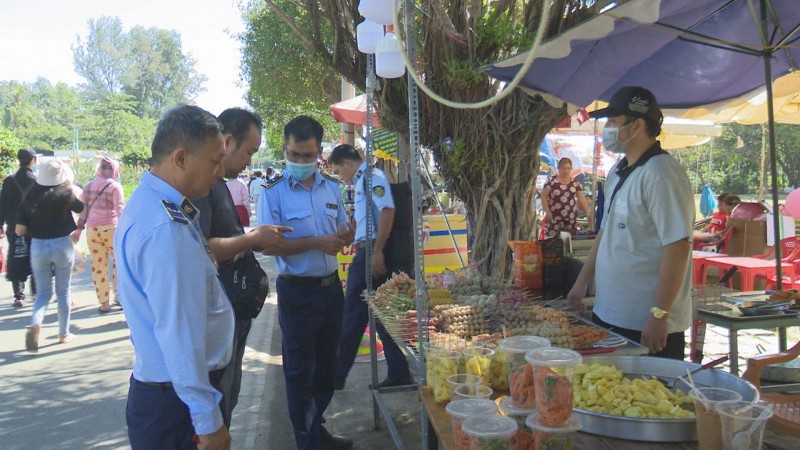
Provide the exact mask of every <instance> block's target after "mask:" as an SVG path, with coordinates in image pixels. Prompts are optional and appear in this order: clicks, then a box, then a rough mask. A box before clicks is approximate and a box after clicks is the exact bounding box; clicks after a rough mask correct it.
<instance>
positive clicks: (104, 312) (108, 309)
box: [97, 305, 111, 314]
mask: <svg viewBox="0 0 800 450" xmlns="http://www.w3.org/2000/svg"><path fill="white" fill-rule="evenodd" d="M110 311H111V307H110V306H106V307H105V308H103V306H102V305H101V306H100V307H99V308H97V312H99V313H100V314H108V313H109V312H110Z"/></svg>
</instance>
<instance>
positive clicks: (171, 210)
mask: <svg viewBox="0 0 800 450" xmlns="http://www.w3.org/2000/svg"><path fill="white" fill-rule="evenodd" d="M161 206H163V207H164V211H166V212H167V215H168V216H169V218H170V219H172V221H173V222H180V223H189V219H187V218H186V216H185V215H183V213H182V212H181V209H180V208H178V205H176V204H175V203H172V202H170V201H167V200H161Z"/></svg>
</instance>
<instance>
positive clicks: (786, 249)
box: [753, 236, 800, 262]
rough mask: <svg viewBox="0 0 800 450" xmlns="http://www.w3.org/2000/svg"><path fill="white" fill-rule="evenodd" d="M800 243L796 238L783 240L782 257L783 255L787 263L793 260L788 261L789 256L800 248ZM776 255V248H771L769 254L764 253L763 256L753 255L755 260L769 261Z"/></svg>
mask: <svg viewBox="0 0 800 450" xmlns="http://www.w3.org/2000/svg"><path fill="white" fill-rule="evenodd" d="M798 243H799V242H798V240H797V237H796V236H792V237H787V238H783V239H781V255H783V258H782V259H783V260H784V261H785V262H789V261H791V260H789V261H786V256H787V255H789V254H791V253H792V252H793V251H795V250H796V249H797V248H800V245H798ZM774 253H775V247H774V246H773V247H770V248H769V250H768V251H767V253H764V254H762V255H753V258H760V259H769V258H770V257H771V256H772V255H773V254H774Z"/></svg>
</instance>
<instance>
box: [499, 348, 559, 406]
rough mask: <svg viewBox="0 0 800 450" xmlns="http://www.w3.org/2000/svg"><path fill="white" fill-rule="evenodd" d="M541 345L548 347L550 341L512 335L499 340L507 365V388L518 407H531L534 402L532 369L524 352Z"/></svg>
mask: <svg viewBox="0 0 800 450" xmlns="http://www.w3.org/2000/svg"><path fill="white" fill-rule="evenodd" d="M543 347H550V341H549V340H548V339H545V338H542V337H538V336H513V337H510V338H506V339H503V340H502V341H500V347H499V349H500V351H502V352H503V353H505V355H506V364H507V365H508V389H509V392H510V393H511V398H512V399H513V401H514V405H515V406H517V407H519V408H533V406H534V404H535V403H534V402H535V392H534V387H533V371H532V368H531V366H530V364H528V362H527V361H525V354H526V353H528V352H529V351H531V350H534V349H539V348H543Z"/></svg>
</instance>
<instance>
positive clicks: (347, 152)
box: [328, 144, 363, 166]
mask: <svg viewBox="0 0 800 450" xmlns="http://www.w3.org/2000/svg"><path fill="white" fill-rule="evenodd" d="M345 160H350V161H363V160H362V159H361V155H359V154H358V150H356V148H355V147H353V146H352V145H350V144H339V145H337V146H336V148H334V149H333V151H332V152H331V156H330V157H328V164H333V165H336V166H338V165H340V164H342V163H343V162H345Z"/></svg>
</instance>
